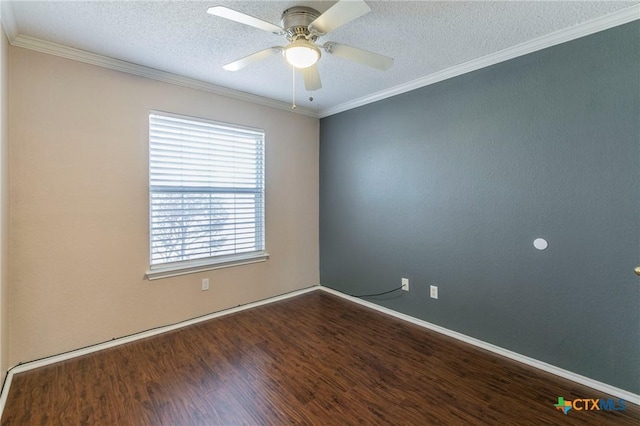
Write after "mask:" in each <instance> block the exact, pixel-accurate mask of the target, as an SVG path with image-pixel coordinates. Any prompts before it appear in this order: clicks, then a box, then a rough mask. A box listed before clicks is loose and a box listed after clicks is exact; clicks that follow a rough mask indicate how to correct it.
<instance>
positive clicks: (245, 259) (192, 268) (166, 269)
mask: <svg viewBox="0 0 640 426" xmlns="http://www.w3.org/2000/svg"><path fill="white" fill-rule="evenodd" d="M268 259H269V253H267V252H266V251H254V252H250V253H240V254H230V255H227V256H218V257H208V258H206V259H197V260H187V261H181V262H173V263H165V264H161V265H153V266H150V267H149V270H148V271H147V273H146V274H145V277H146V278H147V279H148V280H149V281H153V280H158V279H161V278H169V277H177V276H179V275H186V274H194V273H196V272H203V271H210V270H213V269H221V268H231V267H233V266H242V265H249V264H252V263H260V262H266V261H267V260H268Z"/></svg>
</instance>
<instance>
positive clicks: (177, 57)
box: [3, 0, 637, 111]
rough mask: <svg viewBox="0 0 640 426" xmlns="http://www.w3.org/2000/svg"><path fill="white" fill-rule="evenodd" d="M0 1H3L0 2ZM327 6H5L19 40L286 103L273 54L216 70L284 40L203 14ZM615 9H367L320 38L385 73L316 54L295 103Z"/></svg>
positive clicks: (362, 92) (390, 82) (433, 68)
mask: <svg viewBox="0 0 640 426" xmlns="http://www.w3.org/2000/svg"><path fill="white" fill-rule="evenodd" d="M3 1H4V0H3ZM333 3H334V2H326V1H253V2H247V1H220V0H208V1H206V2H203V1H173V2H170V1H152V2H148V1H79V2H78V1H75V2H58V1H15V0H14V1H12V2H11V5H12V7H13V12H14V15H15V21H16V24H17V27H18V33H19V34H21V35H26V36H31V37H35V38H38V39H42V40H45V41H50V42H54V43H58V44H62V45H66V46H70V47H74V48H77V49H82V50H86V51H89V52H92V53H97V54H100V55H104V56H108V57H112V58H116V59H120V60H124V61H128V62H132V63H136V64H139V65H144V66H147V67H151V68H155V69H158V70H162V71H168V72H171V73H175V74H179V75H182V76H186V77H191V78H195V79H198V80H202V81H205V82H208V83H212V84H215V85H218V86H222V87H226V88H231V89H235V90H239V91H243V92H247V93H251V94H255V95H260V96H263V97H266V98H271V99H275V100H280V101H284V102H290V101H291V94H292V72H291V69H290V68H289V67H287V65H286V63H285V61H284V59H283V58H282V57H281V56H279V55H274V56H272V57H270V58H268V59H266V60H263V61H261V62H257V63H254V64H252V65H250V66H249V67H247V68H244V69H243V70H240V71H237V72H229V71H225V70H223V69H222V66H223V65H224V64H226V63H228V62H231V61H233V60H235V59H238V58H240V57H243V56H246V55H248V54H251V53H253V52H255V51H258V50H261V49H264V48H267V47H270V46H283V45H285V44H286V39H285V38H284V37H283V36H277V35H274V34H271V33H267V32H264V31H260V30H258V29H255V28H252V27H248V26H245V25H242V24H238V23H235V22H231V21H228V20H225V19H222V18H218V17H214V16H211V15H209V14H207V13H206V10H207V8H208V7H210V6H213V5H217V4H220V5H225V6H228V7H231V8H233V9H236V10H238V11H241V12H244V13H247V14H249V15H253V16H256V17H259V18H261V19H263V20H266V21H269V22H273V23H276V24H278V25H280V15H281V13H282V11H283V10H285V9H287V8H288V7H291V6H296V5H302V6H310V7H313V8H315V9H317V10H319V11H320V12H323V11H325V10H327V9H328V8H329V7H330V6H331V5H332V4H333ZM635 3H637V2H636V1H633V2H618V1H590V2H578V1H551V2H543V1H500V2H497V1H472V2H466V1H444V2H432V1H369V2H368V4H369V6H370V7H371V9H372V10H371V12H369V13H368V14H366V15H364V16H362V17H360V18H358V19H356V20H355V21H352V22H350V23H349V24H347V25H344V26H343V27H341V28H339V29H337V30H336V31H334V32H332V33H330V34H329V35H327V36H325V37H322V38H321V39H320V40H319V42H325V41H329V40H331V41H335V42H338V43H344V44H349V45H352V46H356V47H361V48H364V49H367V50H371V51H374V52H377V53H381V54H383V55H387V56H391V57H394V58H395V63H394V66H393V67H392V68H391V69H390V70H389V71H386V72H381V71H377V70H375V69H370V68H368V67H365V66H362V65H359V64H355V63H351V62H348V61H345V60H343V59H340V58H337V57H334V56H332V55H329V54H326V53H325V54H323V56H322V58H321V59H320V62H319V64H318V68H319V70H320V75H321V78H322V84H323V88H322V89H321V90H319V91H316V92H314V93H313V97H314V98H315V99H314V101H313V102H312V103H310V102H309V101H308V100H307V98H308V94H307V93H306V92H305V90H304V85H303V84H302V79H301V77H300V76H298V77H297V83H298V84H297V88H296V91H297V93H298V96H297V103H298V105H301V106H304V107H307V108H311V109H314V110H318V111H320V110H325V109H327V108H331V107H335V106H336V105H340V104H343V103H345V102H348V101H351V100H354V99H358V98H361V97H363V96H367V95H370V94H372V93H376V92H379V91H382V90H385V89H388V88H391V87H395V86H398V85H401V84H403V83H407V82H409V81H412V80H415V79H418V78H421V77H425V76H427V75H429V74H432V73H434V72H437V71H442V70H444V69H447V68H450V67H452V66H455V65H458V64H461V63H464V62H467V61H469V60H472V59H476V58H479V57H482V56H485V55H488V54H491V53H494V52H497V51H500V50H502V49H505V48H508V47H511V46H514V45H517V44H520V43H523V42H526V41H528V40H531V39H534V38H536V37H541V36H544V35H546V34H549V33H551V32H554V31H557V30H561V29H565V28H568V27H572V26H574V25H576V24H579V23H582V22H585V21H588V20H591V19H594V18H597V17H599V16H603V15H606V14H609V13H612V12H615V11H616V10H619V9H623V8H626V7H629V6H631V5H633V4H635Z"/></svg>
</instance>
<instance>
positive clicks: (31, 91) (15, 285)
mask: <svg viewBox="0 0 640 426" xmlns="http://www.w3.org/2000/svg"><path fill="white" fill-rule="evenodd" d="M9 67H10V76H11V79H10V81H9V88H10V108H11V117H10V124H11V126H10V129H9V131H10V133H9V141H10V145H9V148H10V151H9V161H10V164H11V169H10V229H11V234H10V244H11V247H10V249H11V258H10V259H9V260H10V267H9V270H10V283H11V284H10V289H9V302H10V305H9V310H10V311H9V315H10V329H9V336H10V341H9V363H10V364H11V365H14V364H16V363H18V362H20V361H29V360H33V359H36V358H39V357H43V356H48V355H53V354H57V353H60V352H63V351H67V350H71V349H76V348H79V347H82V346H85V345H90V344H94V343H98V342H102V341H105V340H109V339H111V338H113V337H120V336H123V335H127V334H129V333H135V332H138V331H142V330H145V329H148V328H151V327H156V326H161V325H165V324H170V323H174V322H177V321H181V320H185V319H188V318H192V317H196V316H199V315H203V314H206V313H209V312H213V311H217V310H220V309H224V308H229V307H233V306H236V305H239V304H244V303H248V302H251V301H255V300H259V299H263V298H267V297H270V296H274V295H278V294H283V293H286V292H289V291H292V290H296V289H300V288H305V287H309V286H312V285H315V284H318V283H319V266H318V262H319V260H318V128H319V122H318V120H317V119H314V118H310V117H305V116H301V115H297V114H293V113H291V112H288V111H283V110H278V109H272V108H268V107H263V106H258V105H254V104H250V103H246V102H242V101H237V100H233V99H229V98H225V97H220V96H216V95H213V94H211V93H206V92H200V91H196V90H191V89H187V88H184V87H179V86H174V85H171V84H166V83H162V82H158V81H155V80H149V79H144V78H140V77H136V76H132V75H128V74H124V73H119V72H116V71H112V70H108V69H104V68H100V67H95V66H92V65H87V64H83V63H79V62H75V61H71V60H67V59H62V58H59V57H55V56H51V55H46V54H42V53H37V52H34V51H30V50H26V49H22V48H16V47H10V51H9ZM150 109H155V110H161V111H168V112H173V113H178V114H185V115H192V116H198V117H205V118H209V119H213V120H218V121H224V122H229V123H237V124H241V125H246V126H252V127H258V128H262V129H264V130H265V132H266V159H267V160H266V178H267V187H266V222H267V223H266V248H267V251H268V252H269V253H270V254H271V258H270V260H268V261H267V262H265V263H258V264H253V265H246V266H240V267H234V268H226V269H219V270H215V271H208V272H203V273H197V274H192V275H184V276H181V277H175V278H167V279H162V280H157V281H151V282H150V281H147V280H144V279H143V276H144V274H145V271H146V270H147V268H148V257H149V255H148V251H149V249H148V189H147V173H148V167H147V161H148V154H147V149H148V143H147V137H148V136H147V133H148V131H147V126H148V112H149V110H150ZM204 277H209V278H210V280H211V290H209V291H207V292H202V291H201V290H200V280H201V278H204Z"/></svg>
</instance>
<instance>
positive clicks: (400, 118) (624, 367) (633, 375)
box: [320, 21, 640, 397]
mask: <svg viewBox="0 0 640 426" xmlns="http://www.w3.org/2000/svg"><path fill="white" fill-rule="evenodd" d="M639 122H640V24H639V23H638V21H635V22H632V23H629V24H625V25H623V26H619V27H616V28H613V29H609V30H606V31H603V32H600V33H596V34H593V35H591V36H588V37H584V38H581V39H578V40H574V41H571V42H568V43H565V44H562V45H558V46H554V47H551V48H547V49H544V50H541V51H538V52H535V53H532V54H529V55H526V56H522V57H519V58H516V59H513V60H510V61H507V62H503V63H500V64H497V65H493V66H491V67H488V68H484V69H481V70H478V71H475V72H472V73H469V74H465V75H462V76H459V77H456V78H452V79H449V80H446V81H442V82H440V83H437V84H433V85H430V86H427V87H423V88H421V89H417V90H414V91H411V92H408V93H404V94H401V95H398V96H394V97H392V98H388V99H385V100H382V101H379V102H376V103H373V104H369V105H366V106H362V107H359V108H356V109H352V110H349V111H346V112H342V113H339V114H336V115H333V116H330V117H326V118H324V119H322V120H321V122H320V280H321V283H322V284H323V285H325V286H328V287H331V288H334V289H336V290H339V291H342V292H345V293H350V294H358V293H376V292H382V291H386V290H389V289H392V288H394V287H399V286H400V278H401V277H407V278H409V279H410V280H411V291H410V292H409V293H406V292H398V293H394V294H392V295H391V296H383V297H379V298H374V299H369V300H372V301H374V302H375V303H378V304H380V305H382V306H385V307H388V308H391V309H394V310H396V311H399V312H402V313H405V314H408V315H412V316H414V317H417V318H420V319H423V320H426V321H429V322H431V323H434V324H437V325H440V326H443V327H446V328H448V329H451V330H455V331H457V332H460V333H464V334H466V335H469V336H472V337H474V338H477V339H480V340H483V341H485V342H488V343H492V344H495V345H497V346H500V347H502V348H505V349H508V350H511V351H514V352H517V353H520V354H522V355H526V356H529V357H532V358H535V359H537V360H540V361H544V362H547V363H549V364H552V365H555V366H558V367H560V368H563V369H566V370H569V371H573V372H575V373H578V374H581V375H584V376H587V377H590V378H592V379H595V380H598V381H601V382H605V383H608V384H610V385H613V386H616V387H619V388H622V389H625V390H627V391H631V392H634V393H640V280H639V279H638V277H637V276H636V275H635V274H634V273H633V268H634V267H635V266H636V265H638V264H640V125H639ZM538 237H542V238H545V239H546V240H547V241H548V243H549V247H548V248H547V249H546V250H544V251H539V250H536V249H535V248H534V247H533V240H534V239H535V238H538ZM432 284H435V285H437V286H438V287H439V293H440V294H439V299H438V300H434V299H431V298H430V297H429V285H432ZM555 396H557V395H550V397H555Z"/></svg>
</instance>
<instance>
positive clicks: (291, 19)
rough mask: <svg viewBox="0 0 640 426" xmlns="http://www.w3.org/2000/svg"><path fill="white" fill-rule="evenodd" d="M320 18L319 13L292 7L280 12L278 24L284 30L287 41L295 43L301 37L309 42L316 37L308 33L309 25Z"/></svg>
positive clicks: (307, 8)
mask: <svg viewBox="0 0 640 426" xmlns="http://www.w3.org/2000/svg"><path fill="white" fill-rule="evenodd" d="M318 16H320V12H318V11H317V10H315V9H312V8H310V7H305V6H294V7H290V8H289V9H287V10H285V11H284V12H282V17H281V19H280V23H281V25H282V28H284V30H285V33H286V36H287V39H288V40H289V41H295V40H298V39H300V38H302V37H304V38H305V39H307V40H309V41H316V39H317V38H318V37H317V36H316V35H312V34H311V33H310V32H309V24H310V23H312V22H313V21H315V20H316V18H317V17H318Z"/></svg>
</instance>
